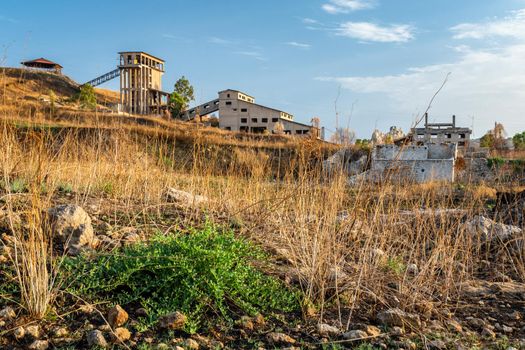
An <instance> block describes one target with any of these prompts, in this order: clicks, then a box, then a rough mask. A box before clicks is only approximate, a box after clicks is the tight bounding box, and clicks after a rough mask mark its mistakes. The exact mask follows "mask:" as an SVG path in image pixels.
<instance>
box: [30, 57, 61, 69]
mask: <svg viewBox="0 0 525 350" xmlns="http://www.w3.org/2000/svg"><path fill="white" fill-rule="evenodd" d="M22 64H23V65H24V66H30V65H35V64H39V65H47V66H52V67H60V68H63V67H62V66H61V65H59V64H58V63H55V62H52V61H50V60H47V59H45V58H43V57H40V58H37V59H34V60H31V61H24V62H22Z"/></svg>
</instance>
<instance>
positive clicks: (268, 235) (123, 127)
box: [0, 110, 525, 326]
mask: <svg viewBox="0 0 525 350" xmlns="http://www.w3.org/2000/svg"><path fill="white" fill-rule="evenodd" d="M37 112H38V113H42V114H44V115H45V111H43V110H39V111H37ZM17 113H18V114H17V115H15V116H13V115H10V114H5V113H4V114H3V115H2V118H3V120H8V119H16V120H18V121H20V120H25V121H26V122H27V123H28V125H29V126H31V121H32V120H33V119H31V117H27V116H25V115H23V113H22V112H20V111H19V112H17ZM63 113H65V115H69V114H67V113H75V115H78V116H79V119H78V120H75V119H74V118H72V120H68V121H67V123H68V125H69V126H70V127H67V128H64V127H61V128H41V127H39V128H33V127H30V128H26V127H24V128H21V127H13V126H12V125H13V124H12V123H11V122H4V123H3V124H2V130H3V132H2V134H1V138H2V139H1V140H0V143H1V144H2V145H3V147H2V149H1V156H2V158H1V159H2V163H1V164H0V170H1V173H2V174H3V175H2V177H3V180H4V181H7V182H9V181H11V180H12V179H23V180H24V181H25V183H28V184H31V186H30V188H31V191H30V195H29V198H30V200H29V201H28V203H29V208H30V209H29V212H28V214H29V215H28V216H27V217H28V223H29V227H28V229H26V230H23V231H21V230H19V229H17V228H16V227H15V225H11V228H12V231H13V234H14V237H15V238H16V237H18V238H16V239H17V240H18V241H20V244H19V246H18V248H17V249H18V251H19V252H20V253H19V255H18V257H17V260H16V261H15V263H16V265H17V266H19V269H18V271H19V273H18V274H19V281H20V284H21V285H22V286H23V301H24V304H25V306H26V308H27V309H28V310H29V311H30V313H31V314H33V315H35V316H42V315H43V313H44V312H45V310H46V309H47V307H48V304H49V303H50V302H52V300H53V291H54V290H55V287H56V286H55V284H54V279H53V276H54V271H53V270H52V268H51V267H50V266H52V265H53V264H52V263H51V261H52V260H53V257H52V256H51V255H50V254H49V251H50V249H49V248H50V244H51V243H52V242H51V241H50V238H49V237H48V236H47V232H46V231H45V229H42V227H44V228H45V225H42V224H43V219H42V217H41V214H40V213H41V212H42V210H45V209H46V207H47V206H49V205H50V200H51V198H52V194H53V190H52V189H54V188H56V187H59V186H66V185H67V186H69V187H71V189H72V191H73V193H74V196H73V197H72V198H71V201H73V202H74V203H76V204H79V205H83V204H85V203H86V201H87V199H88V198H92V197H98V198H106V199H108V200H109V199H111V200H112V201H113V202H119V203H124V204H125V207H126V208H127V210H129V214H130V215H129V217H133V216H134V215H135V214H136V210H137V207H141V208H144V210H147V208H157V210H158V214H159V216H160V215H161V214H162V209H161V208H162V207H163V206H164V205H167V203H166V200H165V198H164V197H163V193H164V191H165V190H166V188H168V187H175V188H178V189H181V190H186V191H188V192H191V193H194V194H201V195H205V196H207V197H208V198H210V202H209V203H208V204H207V205H206V207H205V208H204V209H205V211H206V215H207V217H208V218H209V219H210V220H215V221H220V222H230V223H231V222H235V223H238V224H239V225H238V226H239V227H240V229H239V234H242V235H245V236H247V237H250V238H251V239H252V240H253V241H255V242H258V243H259V244H260V245H262V246H263V247H265V248H266V249H268V250H269V251H273V252H274V253H275V254H276V256H277V257H280V258H282V259H285V260H288V262H289V265H287V267H286V268H285V270H284V272H283V271H282V270H279V269H277V270H276V271H273V272H275V273H283V275H286V276H287V277H288V278H289V279H291V280H293V281H297V282H298V283H299V284H300V285H301V287H302V289H303V291H304V295H305V303H304V305H305V312H310V311H311V310H310V309H311V306H312V305H317V306H319V308H320V310H319V311H321V312H320V315H321V316H320V317H321V318H323V317H325V307H328V306H330V307H333V306H334V305H335V306H337V308H336V309H337V310H339V311H338V315H337V317H338V318H339V321H340V323H341V325H343V326H344V325H348V324H349V322H350V320H351V319H352V318H353V317H357V316H359V317H363V316H366V315H373V314H374V312H375V310H376V309H378V308H383V307H386V306H390V307H391V306H399V307H402V308H403V309H406V310H411V311H417V312H419V313H422V314H432V313H434V314H439V309H441V308H443V307H445V306H449V305H450V303H451V300H454V298H457V297H458V296H459V295H460V294H461V289H462V286H463V284H464V283H465V282H467V281H469V280H471V279H473V278H476V274H477V272H478V268H477V266H478V264H479V262H480V261H481V260H486V259H489V260H490V259H493V260H494V263H495V264H499V265H497V266H498V268H499V269H500V270H502V271H505V269H506V266H507V265H505V263H506V262H508V261H509V258H508V256H507V255H505V254H508V252H507V253H506V252H500V253H499V254H500V255H498V256H496V257H493V256H489V255H487V253H486V252H485V251H484V250H483V249H482V247H481V245H480V244H479V242H477V241H475V240H473V239H472V237H471V236H469V235H468V234H467V232H466V230H465V226H464V225H463V222H465V221H467V220H469V219H470V218H472V217H473V216H474V215H476V214H479V213H483V211H484V201H485V200H486V199H487V197H492V196H493V190H492V188H488V187H486V188H485V187H481V186H480V187H477V188H475V189H473V190H472V195H468V196H463V197H459V198H458V196H457V193H456V192H457V188H456V187H455V186H454V185H450V184H443V183H433V184H427V185H409V184H406V185H399V184H398V185H389V184H385V185H381V186H373V185H370V184H365V183H362V184H359V185H358V186H355V187H349V186H348V185H347V182H346V178H345V176H344V174H334V175H333V176H332V177H331V179H330V181H328V180H327V179H326V177H325V175H324V174H323V171H322V166H321V162H322V160H323V159H324V156H325V154H326V152H327V149H326V148H325V147H324V146H323V145H320V144H318V143H316V142H310V141H301V142H299V141H296V140H291V139H286V138H284V139H271V138H270V139H269V138H261V139H253V138H250V139H243V137H242V136H241V135H235V134H230V133H226V132H220V131H210V130H208V129H206V128H199V129H195V128H193V129H191V130H190V129H184V130H182V131H181V130H179V129H178V128H179V127H180V128H185V127H187V126H183V125H179V124H175V123H172V122H169V121H163V120H159V119H155V120H152V119H153V118H148V117H146V118H141V119H140V120H138V119H137V118H134V119H133V118H131V119H123V118H122V117H118V118H120V119H117V117H115V116H105V115H96V118H94V116H93V115H92V114H89V113H86V112H80V111H74V112H69V111H67V110H66V111H63ZM106 117H107V118H108V119H107V120H106V121H105V120H104V118H106ZM87 118H91V120H95V121H94V122H93V123H92V124H90V123H89V122H88V123H87V124H88V125H89V127H86V126H85V125H84V124H85V123H84V122H85V119H87ZM141 120H142V121H144V120H151V122H152V123H153V125H148V126H144V125H137V122H138V123H140V121H141ZM54 123H56V124H57V125H58V124H59V125H61V126H62V123H66V122H65V121H57V120H56V119H55V121H54ZM38 125H39V126H41V125H42V124H38ZM79 125H84V126H82V127H80V126H79ZM42 185H45V187H46V188H48V189H50V190H49V192H48V195H47V197H45V198H42V196H41V195H39V194H38V193H40V192H39V188H41V187H42ZM467 186H469V185H468V184H467ZM5 198H6V203H7V205H8V206H11V208H12V206H13V205H14V204H12V203H14V202H12V201H13V200H14V199H13V198H14V196H12V195H10V194H9V193H7V194H6V197H5ZM10 203H11V204H10ZM454 208H455V209H461V210H462V211H461V212H460V214H458V215H456V214H454V215H452V214H450V213H446V212H443V211H440V209H454ZM13 211H14V210H13V209H10V213H11V215H14V212H13ZM195 214H198V213H197V212H196V213H195ZM199 217H200V215H188V216H186V217H185V218H184V219H186V220H188V224H192V223H194V220H196V218H199ZM128 224H131V225H132V224H133V222H132V220H130V223H128ZM22 232H23V233H22ZM498 259H499V260H498ZM410 264H415V265H417V271H416V272H414V271H413V269H412V270H411V269H407V266H408V265H410ZM512 264H513V266H514V270H516V271H525V269H524V268H523V267H524V266H525V264H524V260H523V259H522V258H520V257H519V256H518V257H517V258H516V257H514V258H513V259H512ZM522 277H523V276H522ZM332 309H333V308H332Z"/></svg>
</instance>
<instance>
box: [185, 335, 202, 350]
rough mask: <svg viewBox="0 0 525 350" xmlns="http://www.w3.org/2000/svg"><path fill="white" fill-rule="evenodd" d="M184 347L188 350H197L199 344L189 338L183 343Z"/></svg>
mask: <svg viewBox="0 0 525 350" xmlns="http://www.w3.org/2000/svg"><path fill="white" fill-rule="evenodd" d="M184 347H185V348H186V349H190V350H199V343H197V342H196V341H195V340H193V339H191V338H188V339H186V340H185V341H184Z"/></svg>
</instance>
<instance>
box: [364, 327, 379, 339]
mask: <svg viewBox="0 0 525 350" xmlns="http://www.w3.org/2000/svg"><path fill="white" fill-rule="evenodd" d="M364 331H365V332H366V333H367V334H368V335H369V336H371V337H378V336H379V335H380V334H381V330H380V329H379V328H377V327H376V326H371V325H367V326H365V329H364Z"/></svg>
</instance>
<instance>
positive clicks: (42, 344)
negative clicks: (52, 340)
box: [29, 340, 49, 350]
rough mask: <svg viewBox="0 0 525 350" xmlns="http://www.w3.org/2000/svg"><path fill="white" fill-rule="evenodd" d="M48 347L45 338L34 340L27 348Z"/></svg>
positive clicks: (40, 349) (41, 349) (43, 349)
mask: <svg viewBox="0 0 525 350" xmlns="http://www.w3.org/2000/svg"><path fill="white" fill-rule="evenodd" d="M48 347H49V342H48V341H47V340H35V341H34V342H32V343H31V344H30V345H29V350H46V349H47V348H48Z"/></svg>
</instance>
